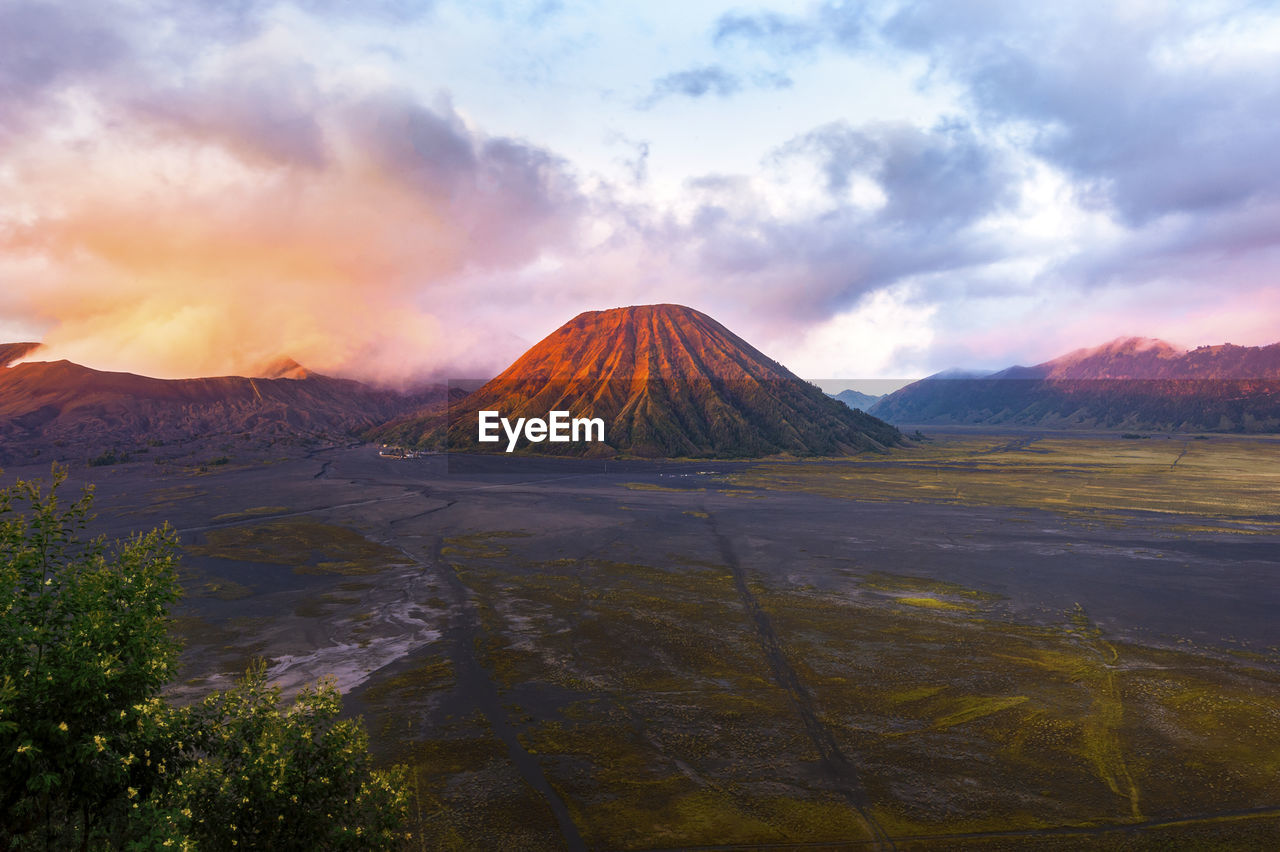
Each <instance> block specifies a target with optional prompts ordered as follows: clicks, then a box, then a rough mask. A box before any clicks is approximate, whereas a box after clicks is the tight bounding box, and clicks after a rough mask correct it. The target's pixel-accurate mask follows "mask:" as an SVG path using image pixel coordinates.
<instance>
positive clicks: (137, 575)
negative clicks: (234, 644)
mask: <svg viewBox="0 0 1280 852" xmlns="http://www.w3.org/2000/svg"><path fill="white" fill-rule="evenodd" d="M65 476H66V474H65V471H61V470H59V469H57V468H55V469H54V478H53V485H52V487H51V488H50V489H49V492H48V493H47V494H46V493H45V492H44V491H43V489H42V488H41V487H40V486H39V485H38V484H35V483H29V482H21V481H20V482H18V483H16V484H15V485H13V486H12V487H10V488H6V489H3V490H0V607H3V609H4V617H3V619H0V845H3V846H4V847H5V848H9V849H35V848H43V849H122V848H128V849H153V848H162V847H170V848H183V849H196V848H206V849H225V848H230V847H232V846H239V847H241V848H253V849H281V850H311V849H392V848H397V847H398V846H399V844H400V843H401V842H402V840H403V838H404V833H403V829H402V828H401V827H400V826H401V824H402V822H403V820H404V816H405V807H406V794H405V792H404V780H405V776H404V773H403V771H401V770H399V769H392V770H385V771H384V770H376V769H374V768H373V766H372V762H371V758H370V756H369V754H368V750H367V739H366V736H365V733H364V729H363V726H362V725H361V723H360V722H358V721H353V720H340V719H339V718H338V713H339V709H340V698H339V695H338V693H337V690H336V689H335V688H334V687H333V685H332V684H330V683H324V682H322V683H321V684H319V685H318V686H316V687H313V688H310V689H307V690H304V691H303V692H302V694H301V695H300V696H299V697H298V699H297V701H296V702H295V704H294V705H293V707H292V708H289V709H285V708H282V707H281V706H280V693H279V691H278V690H276V689H273V688H271V687H269V686H268V685H267V683H266V674H265V668H264V665H263V664H261V663H259V664H257V665H255V666H253V667H251V668H250V670H249V671H248V673H247V674H246V675H245V677H244V678H243V679H242V680H241V681H240V682H239V683H238V684H237V685H236V686H235V687H234V688H232V689H230V690H228V691H226V692H223V693H214V694H212V695H210V696H208V697H207V698H206V699H205V700H204V701H203V702H202V703H200V704H198V705H196V706H193V707H176V706H173V705H171V704H170V703H168V702H167V701H166V700H165V699H164V698H163V697H162V695H161V689H162V688H163V686H164V685H165V684H166V683H167V682H168V681H169V680H170V679H171V678H172V676H173V674H174V670H175V662H176V651H177V649H176V647H175V645H174V643H173V642H172V641H171V640H170V639H169V629H170V620H169V618H168V616H167V611H168V607H169V605H171V604H172V603H173V602H174V601H176V600H177V598H178V594H179V593H178V589H177V573H176V558H175V551H176V544H175V541H174V537H173V534H172V532H171V531H169V530H168V529H167V528H165V529H160V530H153V531H151V532H150V533H146V534H144V535H142V534H140V535H136V536H134V537H133V538H131V539H129V540H128V541H126V542H118V543H116V544H115V545H108V544H107V543H106V542H104V541H102V540H101V539H96V540H91V541H83V540H81V538H80V533H81V531H82V530H83V529H84V526H85V523H86V518H87V517H88V512H89V507H90V503H91V493H90V492H86V493H85V495H84V496H83V497H82V498H81V499H79V500H77V501H75V502H73V503H71V504H69V505H65V506H64V505H63V504H62V503H61V501H60V500H59V499H58V496H57V493H56V492H57V486H58V485H59V484H60V483H61V482H62V481H63V480H64V479H65Z"/></svg>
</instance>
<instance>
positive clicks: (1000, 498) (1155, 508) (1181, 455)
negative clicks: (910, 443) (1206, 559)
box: [726, 436, 1280, 532]
mask: <svg viewBox="0 0 1280 852" xmlns="http://www.w3.org/2000/svg"><path fill="white" fill-rule="evenodd" d="M894 454H895V458H894V459H892V460H889V461H885V460H875V459H866V458H857V459H848V460H840V461H830V462H799V463H786V462H769V463H762V464H755V465H752V466H750V467H749V468H745V469H744V470H743V471H742V472H736V473H733V474H730V475H728V476H727V477H726V479H727V480H728V481H729V482H730V483H732V484H734V485H741V486H754V487H756V488H762V489H770V490H778V491H791V490H794V491H804V492H808V493H811V494H821V495H824V496H829V497H843V498H847V499H853V500H884V501H894V502H899V501H901V502H924V503H951V504H959V505H989V506H1013V507H1019V508H1028V509H1048V510H1051V511H1055V512H1061V513H1064V514H1068V515H1074V516H1084V517H1094V518H1103V519H1114V518H1118V517H1121V516H1122V513H1128V512H1135V511H1144V512H1159V513H1162V514H1166V515H1181V514H1186V515H1195V516H1198V517H1200V518H1209V519H1214V521H1215V525H1214V526H1213V529H1215V530H1218V531H1224V532H1253V531H1257V530H1258V529H1261V528H1265V529H1268V530H1275V529H1277V528H1278V527H1280V525H1277V524H1276V523H1275V522H1274V521H1270V520H1267V521H1260V520H1258V518H1259V517H1260V516H1261V517H1265V516H1270V515H1273V514H1274V511H1275V495H1276V494H1277V493H1280V442H1277V441H1274V440H1269V439H1264V438H1247V437H1242V438H1218V439H1215V440H1214V441H1213V442H1212V443H1211V444H1203V443H1193V442H1192V441H1191V440H1189V439H1186V438H1178V439H1170V440H1163V441H1156V440H1150V441H1140V442H1131V441H1124V442H1123V443H1121V442H1120V441H1119V440H1117V439H1114V438H1111V439H1102V438H1076V437H1045V438H1040V439H1025V440H1015V441H1009V440H1008V439H1007V438H1000V437H992V436H982V437H972V438H970V437H963V438H955V437H951V436H946V437H939V438H938V439H937V440H936V441H935V442H934V443H932V444H929V445H928V446H923V447H915V448H912V449H910V450H895V451H894ZM1246 520H1247V521H1249V524H1248V525H1247V526H1244V525H1242V524H1241V522H1242V521H1246Z"/></svg>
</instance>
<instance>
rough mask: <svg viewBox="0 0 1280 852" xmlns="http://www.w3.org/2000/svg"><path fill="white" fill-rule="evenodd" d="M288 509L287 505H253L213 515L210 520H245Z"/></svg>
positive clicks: (215, 521)
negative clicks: (236, 510)
mask: <svg viewBox="0 0 1280 852" xmlns="http://www.w3.org/2000/svg"><path fill="white" fill-rule="evenodd" d="M287 511H289V507H288V506H254V507H252V508H249V509H241V510H240V511H239V512H227V513H226V514H225V515H214V516H213V518H212V519H211V520H212V522H214V523H217V522H218V521H245V520H248V519H249V518H256V517H259V516H261V515H278V514H280V513H281V512H287Z"/></svg>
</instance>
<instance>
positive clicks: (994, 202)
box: [775, 120, 1020, 232]
mask: <svg viewBox="0 0 1280 852" xmlns="http://www.w3.org/2000/svg"><path fill="white" fill-rule="evenodd" d="M797 155H808V156H812V157H816V158H817V159H818V161H819V163H820V164H821V169H822V172H823V174H824V176H825V178H826V189H827V192H828V193H829V194H830V195H831V196H832V197H833V198H840V197H842V196H844V195H846V194H847V193H848V190H849V188H850V183H851V180H852V179H853V177H854V176H855V175H863V176H866V177H868V178H870V179H871V180H873V181H874V182H875V184H876V185H877V186H878V187H879V189H880V190H881V192H882V193H883V194H884V197H885V204H884V206H883V208H882V209H881V211H880V213H879V218H880V219H882V220H884V221H892V222H897V223H901V224H905V225H909V226H910V227H912V228H913V229H915V230H917V231H921V232H927V231H932V230H934V229H935V228H936V227H938V226H939V225H942V224H965V223H971V222H974V221H976V220H978V219H980V218H982V217H983V216H986V215H988V214H990V213H994V212H997V211H998V210H1000V209H1002V208H1007V207H1008V206H1010V205H1011V204H1013V203H1014V202H1015V201H1016V198H1017V187H1018V184H1019V182H1020V178H1019V175H1018V174H1017V172H1016V170H1015V169H1014V168H1013V167H1012V165H1011V164H1010V163H1009V162H1008V159H1007V158H1006V157H1005V156H1004V155H1003V154H1002V152H999V151H998V150H996V149H994V148H993V147H991V146H989V145H985V144H983V143H982V142H981V141H980V140H979V139H978V137H977V136H976V135H975V134H974V132H973V130H972V128H971V127H970V126H969V125H968V124H966V123H965V122H963V121H959V120H952V121H948V122H944V123H942V124H940V125H939V126H938V127H936V128H934V129H933V130H932V131H924V130H921V129H920V128H917V127H915V126H912V125H909V124H905V123H901V122H900V123H896V124H876V125H871V126H868V127H862V128H855V127H851V126H849V125H848V124H845V123H843V122H836V123H833V124H828V125H825V126H823V127H819V128H817V129H816V130H813V131H810V132H809V133H806V134H804V135H803V136H800V137H798V138H797V139H794V140H792V141H791V142H789V143H787V144H786V145H785V146H783V147H782V149H780V150H779V151H778V152H777V153H776V154H775V156H776V157H782V158H785V157H790V156H797Z"/></svg>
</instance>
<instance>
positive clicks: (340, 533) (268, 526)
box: [187, 518, 404, 575]
mask: <svg viewBox="0 0 1280 852" xmlns="http://www.w3.org/2000/svg"><path fill="white" fill-rule="evenodd" d="M187 550H188V551H189V552H191V553H195V554H199V555H201V556H213V557H216V558H219V559H237V560H241V561H244V562H265V563H267V564H269V565H291V566H293V570H294V571H295V572H296V573H298V574H344V575H359V574H375V573H377V572H379V571H381V570H383V569H384V568H385V567H386V566H387V565H388V564H390V563H395V562H402V561H403V559H404V557H403V555H402V554H401V553H400V552H399V551H397V550H395V549H394V548H390V547H387V546H386V545H385V544H378V543H377V542H373V541H370V540H369V539H367V538H365V537H364V536H363V535H361V534H360V533H358V532H356V531H355V530H353V529H350V528H348V527H342V526H338V525H336V524H326V523H321V522H320V521H316V520H313V519H311V518H281V519H280V520H276V521H269V522H267V523H263V524H246V525H242V526H230V527H223V528H220V529H213V530H209V531H208V532H206V533H205V543H204V544H202V545H188V546H187Z"/></svg>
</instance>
